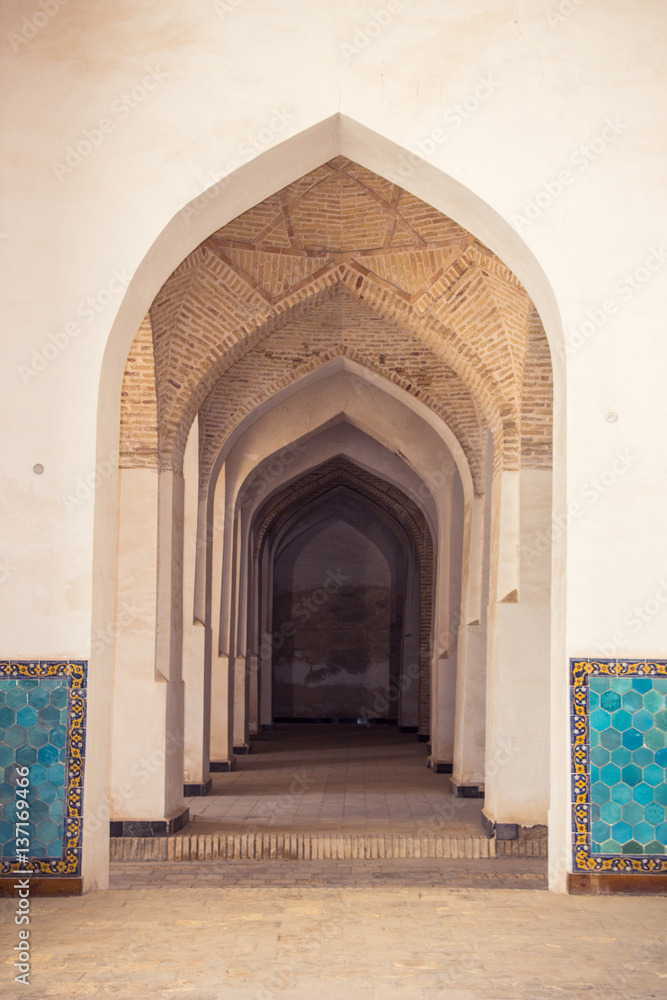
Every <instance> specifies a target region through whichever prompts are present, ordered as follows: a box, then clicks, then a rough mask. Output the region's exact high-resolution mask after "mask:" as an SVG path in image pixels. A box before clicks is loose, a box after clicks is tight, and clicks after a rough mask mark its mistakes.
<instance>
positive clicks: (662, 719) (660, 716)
mask: <svg viewBox="0 0 667 1000" xmlns="http://www.w3.org/2000/svg"><path fill="white" fill-rule="evenodd" d="M1 716H2V712H0V717H1ZM1 721H2V720H1V718H0V722H1ZM653 722H654V724H655V725H656V727H657V728H658V729H662V731H663V733H664V732H667V708H663V710H662V711H661V712H656V713H655V715H654V717H653Z"/></svg>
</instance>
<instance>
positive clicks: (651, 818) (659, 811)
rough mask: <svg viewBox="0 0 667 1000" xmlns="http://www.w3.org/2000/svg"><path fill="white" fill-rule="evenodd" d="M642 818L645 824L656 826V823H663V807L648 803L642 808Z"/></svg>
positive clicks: (655, 803)
mask: <svg viewBox="0 0 667 1000" xmlns="http://www.w3.org/2000/svg"><path fill="white" fill-rule="evenodd" d="M644 818H645V819H646V822H647V823H652V824H653V826H657V825H658V823H662V822H664V819H665V807H664V806H661V805H659V804H658V803H657V802H649V804H648V805H647V806H644Z"/></svg>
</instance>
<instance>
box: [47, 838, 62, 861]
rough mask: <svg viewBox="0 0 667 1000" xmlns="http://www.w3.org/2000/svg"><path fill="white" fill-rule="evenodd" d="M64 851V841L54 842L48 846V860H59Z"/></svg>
mask: <svg viewBox="0 0 667 1000" xmlns="http://www.w3.org/2000/svg"><path fill="white" fill-rule="evenodd" d="M62 851H63V848H62V841H60V840H53V841H52V842H51V843H50V844H47V845H46V856H47V858H59V857H60V855H61V854H62Z"/></svg>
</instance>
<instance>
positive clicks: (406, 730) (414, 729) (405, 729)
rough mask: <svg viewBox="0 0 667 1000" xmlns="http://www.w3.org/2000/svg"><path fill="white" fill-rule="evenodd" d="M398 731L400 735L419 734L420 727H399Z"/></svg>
mask: <svg viewBox="0 0 667 1000" xmlns="http://www.w3.org/2000/svg"><path fill="white" fill-rule="evenodd" d="M398 731H399V733H418V732H419V727H418V726H399V727H398Z"/></svg>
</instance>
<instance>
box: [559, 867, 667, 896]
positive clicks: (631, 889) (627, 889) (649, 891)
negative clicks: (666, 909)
mask: <svg viewBox="0 0 667 1000" xmlns="http://www.w3.org/2000/svg"><path fill="white" fill-rule="evenodd" d="M567 891H568V892H569V893H570V894H571V895H573V896H617V895H621V896H667V875H634V874H631V875H622V874H606V873H604V874H597V873H595V872H583V873H578V872H574V873H573V874H572V875H568V877H567Z"/></svg>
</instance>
